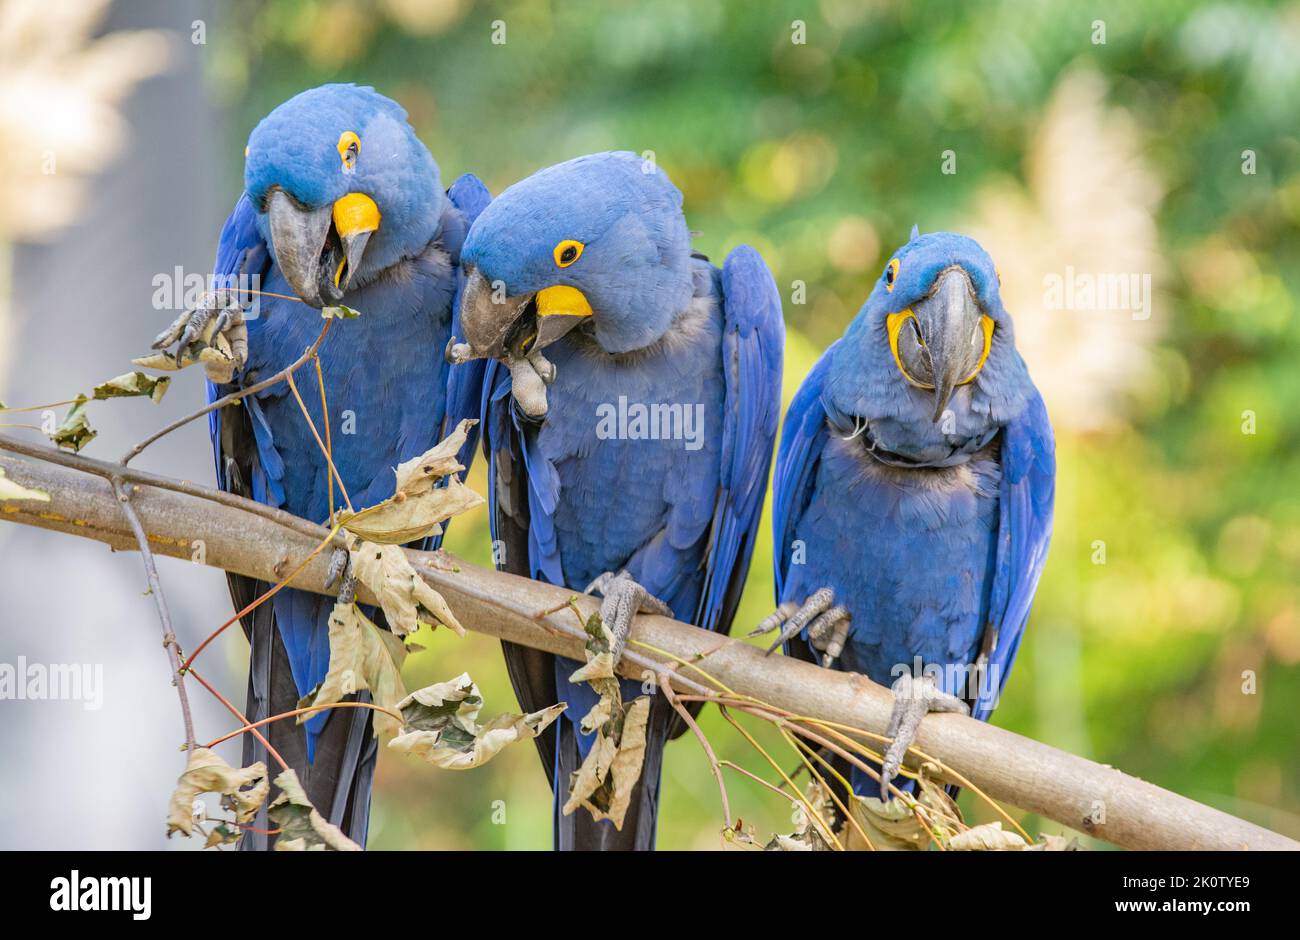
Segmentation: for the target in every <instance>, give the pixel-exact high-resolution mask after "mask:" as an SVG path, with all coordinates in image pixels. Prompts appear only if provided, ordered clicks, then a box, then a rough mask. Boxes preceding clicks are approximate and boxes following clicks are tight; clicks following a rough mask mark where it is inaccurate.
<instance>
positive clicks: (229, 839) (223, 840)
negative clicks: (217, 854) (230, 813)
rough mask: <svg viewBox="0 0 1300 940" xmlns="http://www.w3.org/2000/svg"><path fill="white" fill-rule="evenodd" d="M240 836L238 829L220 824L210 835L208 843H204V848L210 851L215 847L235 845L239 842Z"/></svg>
mask: <svg viewBox="0 0 1300 940" xmlns="http://www.w3.org/2000/svg"><path fill="white" fill-rule="evenodd" d="M239 836H240V832H239V830H238V829H232V828H231V827H230V826H227V825H226V824H225V823H218V824H217V827H216V828H215V829H213V830H212V831H211V832H209V833H208V841H207V842H204V843H203V847H204V848H205V849H210V848H212V847H213V846H214V845H234V844H235V843H236V842H238V841H239Z"/></svg>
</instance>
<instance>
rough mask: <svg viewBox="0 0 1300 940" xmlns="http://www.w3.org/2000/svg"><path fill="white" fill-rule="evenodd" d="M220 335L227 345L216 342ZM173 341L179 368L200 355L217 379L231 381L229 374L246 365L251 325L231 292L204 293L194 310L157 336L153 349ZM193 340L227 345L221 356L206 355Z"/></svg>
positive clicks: (178, 318) (167, 345)
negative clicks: (208, 356) (249, 326)
mask: <svg viewBox="0 0 1300 940" xmlns="http://www.w3.org/2000/svg"><path fill="white" fill-rule="evenodd" d="M218 336H220V337H222V338H223V339H224V340H225V343H224V344H216V342H215V338H216V337H218ZM173 343H174V344H175V345H176V352H175V354H174V359H175V361H176V365H177V366H178V367H183V366H186V365H189V363H190V362H192V361H194V359H195V358H196V357H197V358H199V361H201V362H203V365H204V368H205V369H206V370H207V372H208V377H209V378H211V379H212V380H213V381H214V382H229V381H230V373H232V372H233V371H235V370H238V369H241V368H243V366H244V363H245V362H247V361H248V325H247V324H246V323H245V322H244V311H243V308H241V307H240V306H239V299H238V298H237V297H236V296H235V294H233V293H232V292H230V291H213V292H211V293H208V294H205V295H204V296H203V299H202V300H200V301H199V303H198V305H197V306H196V307H195V308H194V309H193V310H186V311H185V312H184V313H182V314H181V315H180V316H179V317H177V318H176V319H175V320H173V321H172V325H171V326H169V327H167V329H165V330H163V331H162V332H161V333H159V334H158V335H157V336H156V337H154V341H153V343H152V346H151V348H153V349H166V348H167V347H169V346H171V345H172V344H173ZM194 343H201V344H202V345H203V346H213V345H224V346H225V347H226V348H225V349H223V350H222V356H220V357H215V358H203V357H201V356H199V355H198V353H197V352H196V351H195V350H192V349H191V348H190V347H191V345H192V344H194Z"/></svg>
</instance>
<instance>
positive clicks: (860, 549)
mask: <svg viewBox="0 0 1300 940" xmlns="http://www.w3.org/2000/svg"><path fill="white" fill-rule="evenodd" d="M998 451H999V443H998V441H994V442H993V443H991V444H988V445H986V446H985V447H983V448H982V449H981V450H979V451H978V452H977V453H975V454H974V455H973V456H972V457H971V459H970V460H968V461H966V462H964V463H961V464H957V465H955V466H949V467H933V468H903V467H894V466H888V465H885V464H883V463H881V462H879V461H877V460H876V459H875V458H874V457H872V456H871V455H870V454H868V453H867V452H866V449H865V446H864V438H863V437H858V438H855V439H853V440H845V439H844V438H842V437H840V436H838V435H836V434H834V433H832V435H831V437H830V438H829V440H828V442H827V444H826V445H825V448H824V450H823V452H822V455H821V462H820V464H819V467H818V470H817V479H816V483H815V486H814V487H813V496H812V499H811V501H810V502H809V505H808V507H807V509H806V510H805V512H804V513H803V516H802V517H801V518H800V520H799V522H798V524H797V526H796V530H795V537H796V539H798V540H800V541H801V542H802V558H800V555H799V554H798V552H799V550H800V546H799V545H798V544H796V546H795V548H796V555H795V556H794V559H793V560H794V562H795V563H793V564H792V565H791V566H790V576H789V579H788V581H787V585H786V590H785V597H783V598H782V600H791V599H792V600H797V601H799V602H800V603H802V602H803V600H804V599H805V598H806V597H807V595H808V594H810V593H812V592H813V591H815V590H817V589H818V588H821V587H827V586H829V587H831V588H832V589H833V590H834V592H835V602H836V603H837V604H843V605H845V606H846V607H848V609H849V612H850V613H851V615H852V618H853V619H852V625H851V630H850V634H849V642H848V644H847V646H846V648H845V651H844V655H843V657H842V659H841V663H842V667H843V668H845V669H848V670H852V671H854V672H861V673H865V674H866V675H868V676H869V677H870V678H871V679H872V680H874V681H876V682H879V683H881V684H884V685H888V684H890V683H891V682H892V680H893V678H894V677H895V674H894V673H893V670H894V667H895V666H896V665H898V664H906V665H907V666H908V667H909V668H910V667H911V666H912V663H913V659H914V657H917V656H920V657H921V658H922V660H923V662H925V663H935V664H953V663H969V662H972V661H973V660H974V658H975V656H976V654H977V653H978V649H979V644H980V642H981V640H982V636H983V629H984V623H985V621H986V620H987V614H988V604H989V592H990V586H991V583H992V575H993V565H994V553H995V548H996V537H997V529H998V486H999V481H1000V478H1001V473H1000V467H999V454H998ZM799 561H802V564H800V563H798V562H799Z"/></svg>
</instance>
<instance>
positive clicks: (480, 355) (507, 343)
mask: <svg viewBox="0 0 1300 940" xmlns="http://www.w3.org/2000/svg"><path fill="white" fill-rule="evenodd" d="M554 290H555V288H547V289H546V290H542V291H537V292H535V293H525V294H515V295H511V294H509V293H508V291H507V288H506V286H505V285H504V284H502V283H500V282H496V283H495V284H494V283H493V282H492V281H489V280H488V278H487V277H486V276H484V274H483V273H482V272H481V271H479V269H478V268H476V267H470V268H469V269H468V271H467V277H466V279H465V288H464V292H463V293H462V294H461V300H460V323H461V328H462V330H463V331H464V333H465V337H464V342H459V343H453V344H449V345H448V347H447V358H448V359H449V360H450V361H451V362H453V363H459V362H465V361H467V360H470V359H507V360H508V359H519V358H522V357H524V356H527V355H528V354H530V353H533V352H536V351H538V350H540V349H543V348H545V347H546V346H549V345H550V344H551V343H554V342H555V341H556V340H558V339H560V338H561V337H562V336H564V335H565V334H566V333H568V332H569V331H570V330H572V329H573V328H574V327H575V326H577V325H578V324H579V323H581V322H582V321H583V320H584V319H585V318H586V317H588V316H590V308H587V312H586V313H583V312H576V311H578V310H580V309H581V307H582V305H584V304H585V300H583V301H582V302H581V303H580V304H576V305H574V306H572V307H562V306H561V305H559V304H557V303H556V301H555V300H554V295H553V294H552V293H551V292H552V291H554ZM566 290H568V291H570V292H571V293H572V294H576V295H577V296H578V297H579V298H581V296H582V295H581V294H580V293H578V292H577V291H576V290H573V289H572V288H566ZM561 299H569V300H571V298H570V297H568V295H565V296H564V297H562V298H561ZM570 309H572V310H574V311H575V312H572V313H570V312H568V311H569V310H570Z"/></svg>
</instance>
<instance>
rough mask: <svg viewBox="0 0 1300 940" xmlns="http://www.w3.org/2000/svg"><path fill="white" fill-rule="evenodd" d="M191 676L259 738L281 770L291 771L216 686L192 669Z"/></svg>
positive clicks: (260, 733)
mask: <svg viewBox="0 0 1300 940" xmlns="http://www.w3.org/2000/svg"><path fill="white" fill-rule="evenodd" d="M189 674H190V675H191V676H193V677H194V681H196V682H197V683H198V684H199V685H201V686H203V688H205V689H207V690H208V691H209V692H211V693H212V694H213V696H215V697H216V699H217V701H218V702H220V703H221V704H222V705H224V706H226V710H227V711H228V712H230V714H232V715H234V716H235V717H236V718H238V719H239V720H240V721H241V722H243V725H244V727H245V728H247V729H248V732H249V734H251V735H252V736H253V737H255V738H257V741H258V743H259V744H261V745H262V747H264V748H266V753H268V754H270V755H271V757H272V758H274V759H275V762H276V763H277V764H279V765H280V769H281V770H288V769H289V765H288V763H286V762H285V759H284V758H283V757H281V756H280V752H279V751H277V750H276V749H275V748H273V747H271V742H270V741H268V740H267V739H266V735H264V734H262V732H260V731H258V730H257V729H256V728H254V727H253V726H252V723H251V722H250V721H249V720H248V719H247V718H245V717H244V713H243V712H241V711H240V710H239V709H238V708H236V707H235V706H234V705H233V704H231V702H230V699H228V698H226V697H225V696H224V695H222V694H221V693H220V692H219V691H217V688H216V686H214V685H213V684H212V683H210V682H209V681H208V680H207V679H204V678H203V677H202V676H201V675H199V674H198V673H197V672H196V671H195V670H193V669H191V670H190V671H189Z"/></svg>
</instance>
